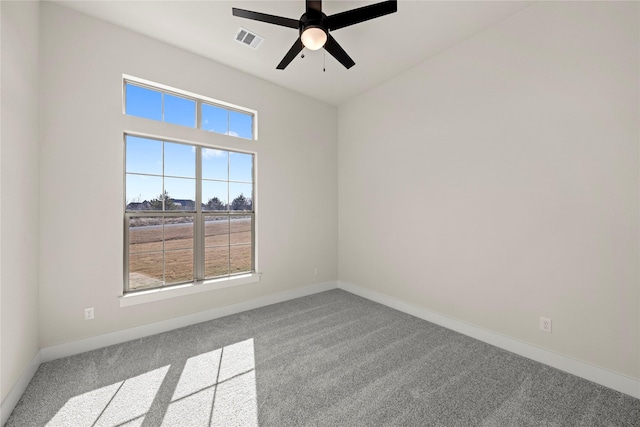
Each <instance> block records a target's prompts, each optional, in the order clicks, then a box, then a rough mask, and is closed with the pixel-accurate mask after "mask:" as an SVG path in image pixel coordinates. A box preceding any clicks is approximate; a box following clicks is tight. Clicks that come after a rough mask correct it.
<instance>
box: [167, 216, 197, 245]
mask: <svg viewBox="0 0 640 427" xmlns="http://www.w3.org/2000/svg"><path fill="white" fill-rule="evenodd" d="M164 249H165V250H167V251H168V250H174V249H193V217H190V216H178V217H173V216H170V217H166V218H165V219H164Z"/></svg>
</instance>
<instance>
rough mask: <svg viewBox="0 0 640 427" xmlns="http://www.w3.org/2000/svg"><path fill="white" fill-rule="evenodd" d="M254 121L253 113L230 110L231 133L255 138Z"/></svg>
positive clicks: (241, 136)
mask: <svg viewBox="0 0 640 427" xmlns="http://www.w3.org/2000/svg"><path fill="white" fill-rule="evenodd" d="M252 122H253V116H252V115H251V114H246V113H240V112H239V111H229V135H232V136H239V137H240V138H246V139H253V129H252Z"/></svg>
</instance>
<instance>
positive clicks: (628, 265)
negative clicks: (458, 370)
mask: <svg viewBox="0 0 640 427" xmlns="http://www.w3.org/2000/svg"><path fill="white" fill-rule="evenodd" d="M639 24H640V22H639V4H638V3H637V2H626V3H622V2H603V3H591V2H540V3H537V4H535V5H533V6H532V7H530V8H528V9H525V10H524V11H523V12H521V13H519V14H517V15H515V16H513V17H512V18H510V19H508V20H506V21H503V22H502V23H500V24H498V25H496V26H494V27H492V28H490V29H488V30H487V31H484V32H482V33H480V34H478V35H476V36H474V37H472V38H470V39H468V40H467V41H465V42H463V43H460V44H458V45H456V46H454V47H452V48H451V49H448V50H446V51H444V52H442V53H441V54H439V55H438V56H436V57H434V58H432V59H431V60H428V61H426V62H424V63H422V64H421V65H419V66H418V67H416V68H415V69H412V70H410V71H408V72H405V73H403V74H402V75H400V76H397V77H396V78H394V79H392V80H390V81H388V82H386V83H385V84H383V85H381V86H379V87H377V88H374V89H372V90H370V91H368V92H366V93H364V94H363V95H361V96H359V97H358V98H356V99H354V100H352V101H350V102H348V103H346V104H345V105H343V106H341V107H340V109H339V113H338V116H339V119H338V128H339V250H340V256H339V271H340V280H341V281H345V282H351V283H354V284H357V285H360V286H364V287H368V288H370V289H372V290H375V291H378V292H382V293H385V294H387V295H390V296H392V297H395V298H399V299H401V300H404V301H407V302H411V303H413V304H416V305H419V306H422V307H425V308H427V309H430V310H433V311H436V312H440V313H442V314H444V315H446V316H450V317H453V318H456V319H459V320H462V321H465V322H469V323H471V324H474V325H477V326H479V327H481V328H486V329H489V330H492V331H496V332H498V333H501V334H504V335H507V336H509V337H512V338H515V339H517V340H521V341H525V342H528V343H531V344H534V345H537V346H539V347H543V348H546V349H549V350H551V351H554V352H557V353H560V354H563V355H567V356H570V357H573V358H576V359H579V360H582V361H586V362H588V363H592V364H594V365H597V366H599V367H603V368H606V369H609V370H612V371H615V372H618V373H621V374H623V375H626V376H629V377H632V378H636V379H637V378H640V371H639V369H640V354H639V341H640V315H639V313H640V307H639V302H640V295H639V284H640V277H639V255H640V251H639V239H638V237H639V231H640V228H639V215H640V210H639V203H638V202H639V197H638V195H639V194H640V193H639V179H638V178H639V165H638V160H639V150H638V142H639V136H640V135H639V123H638V119H639V117H640V116H639V113H640V109H639V106H638V102H639V97H638V95H639V85H638V82H639V71H640V67H639V60H638V55H639V52H640V44H639V40H640V37H639V36H640V34H639V32H638V29H639V27H640V25H639ZM540 316H545V317H550V318H552V319H553V333H552V334H547V333H544V332H542V331H539V329H538V319H539V317H540Z"/></svg>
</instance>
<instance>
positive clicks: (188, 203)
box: [164, 178, 196, 211]
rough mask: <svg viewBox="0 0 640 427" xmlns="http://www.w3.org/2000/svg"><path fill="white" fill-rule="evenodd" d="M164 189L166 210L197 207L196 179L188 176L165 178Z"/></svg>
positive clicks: (193, 208)
mask: <svg viewBox="0 0 640 427" xmlns="http://www.w3.org/2000/svg"><path fill="white" fill-rule="evenodd" d="M164 190H165V194H166V200H165V204H164V210H166V211H194V210H195V209H196V202H195V200H196V180H195V179H188V178H165V179H164Z"/></svg>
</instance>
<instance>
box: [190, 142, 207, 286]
mask: <svg viewBox="0 0 640 427" xmlns="http://www.w3.org/2000/svg"><path fill="white" fill-rule="evenodd" d="M193 225H194V227H195V230H194V236H193V239H194V242H193V244H194V254H193V256H194V258H195V259H194V270H195V271H194V277H195V280H204V234H205V223H204V215H203V214H202V148H201V147H196V215H195V217H194V224H193Z"/></svg>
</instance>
